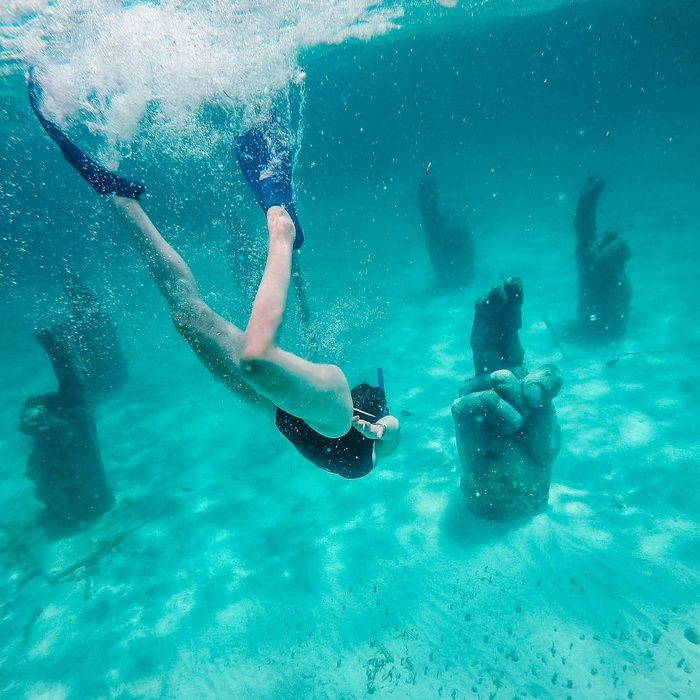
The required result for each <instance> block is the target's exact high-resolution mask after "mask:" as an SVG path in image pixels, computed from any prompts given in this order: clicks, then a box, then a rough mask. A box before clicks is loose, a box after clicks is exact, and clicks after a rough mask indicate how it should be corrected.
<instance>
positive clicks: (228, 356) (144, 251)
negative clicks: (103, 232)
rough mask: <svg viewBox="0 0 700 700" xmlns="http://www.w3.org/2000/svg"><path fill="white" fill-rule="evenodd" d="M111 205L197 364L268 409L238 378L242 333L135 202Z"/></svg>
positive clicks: (116, 201)
mask: <svg viewBox="0 0 700 700" xmlns="http://www.w3.org/2000/svg"><path fill="white" fill-rule="evenodd" d="M113 202H114V206H115V209H116V210H117V212H118V213H119V214H120V215H121V217H122V219H123V220H124V221H125V223H126V224H127V228H128V230H129V234H130V236H131V238H132V240H133V242H134V244H135V245H136V248H137V249H138V251H139V253H140V255H141V257H142V258H143V260H144V262H145V263H146V266H147V267H148V271H149V272H150V274H151V277H152V278H153V280H154V282H155V283H156V286H157V287H158V289H159V290H160V292H161V294H162V295H163V297H164V298H165V300H166V302H167V303H168V306H169V307H170V313H171V315H172V319H173V324H174V325H175V328H176V329H177V330H178V332H179V333H180V334H181V335H182V336H183V338H185V340H186V341H187V342H188V343H189V345H190V347H191V348H192V350H194V352H195V354H196V355H197V357H198V358H199V359H200V361H201V362H202V363H203V364H204V366H205V367H206V368H207V369H208V370H209V371H210V372H211V373H212V374H213V375H214V377H215V378H216V379H218V380H219V381H220V382H222V383H223V384H224V385H225V386H226V387H227V388H228V389H230V390H231V391H233V392H234V393H235V394H237V395H238V396H239V397H241V398H242V399H244V400H245V401H248V402H250V403H253V404H256V405H261V404H268V402H267V401H266V400H265V399H264V398H263V397H261V396H260V395H259V394H258V393H257V392H256V391H255V390H254V389H253V388H251V387H250V386H249V385H248V383H247V382H246V381H245V380H244V378H243V376H242V373H241V366H240V362H241V356H242V353H243V347H244V334H243V331H241V330H240V329H239V328H236V326H234V325H233V324H232V323H230V322H229V321H227V320H226V319H224V318H222V317H221V316H219V315H218V314H217V313H215V312H214V311H213V310H212V309H211V308H210V307H209V306H207V304H206V303H205V302H204V300H203V299H202V297H201V296H200V294H199V290H198V289H197V282H196V280H195V278H194V276H193V274H192V271H191V270H190V268H189V267H188V266H187V263H186V262H185V261H184V260H183V259H182V258H181V257H180V255H179V254H178V253H177V251H176V250H175V249H174V248H173V247H172V246H171V245H170V244H169V243H168V242H167V241H166V240H165V239H164V238H163V236H162V235H161V234H160V232H159V231H158V229H157V228H156V227H155V226H154V225H153V222H152V221H151V220H150V219H149V218H148V215H147V214H146V212H144V210H143V209H142V208H141V205H140V204H139V203H138V202H137V201H136V200H133V199H127V198H125V197H117V196H115V197H114V199H113Z"/></svg>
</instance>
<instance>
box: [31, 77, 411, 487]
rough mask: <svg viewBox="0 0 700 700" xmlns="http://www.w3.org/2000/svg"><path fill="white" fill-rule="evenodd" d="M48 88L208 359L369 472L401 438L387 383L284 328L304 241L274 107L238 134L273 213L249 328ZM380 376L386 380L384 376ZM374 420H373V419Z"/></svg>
mask: <svg viewBox="0 0 700 700" xmlns="http://www.w3.org/2000/svg"><path fill="white" fill-rule="evenodd" d="M42 97H43V95H42V88H41V85H40V84H39V83H38V82H37V80H36V78H35V76H34V75H33V73H30V76H29V99H30V102H31V105H32V108H33V110H34V113H35V114H36V116H37V118H38V119H39V121H40V123H41V125H42V126H43V128H44V130H45V131H46V133H47V134H48V135H49V136H50V137H51V138H52V139H53V140H54V141H55V142H56V143H57V144H58V146H59V147H60V149H61V151H62V152H63V155H64V156H65V158H66V160H67V161H68V162H69V163H70V164H71V165H72V166H73V167H74V168H75V170H76V171H77V172H78V173H79V174H80V175H81V176H82V178H83V179H84V180H86V181H87V182H88V183H89V184H90V185H91V186H92V188H93V189H94V190H95V191H96V192H98V193H99V194H103V195H110V196H111V199H112V202H113V204H114V208H115V209H116V211H117V213H118V214H119V215H120V217H121V218H122V219H123V221H124V222H125V223H126V225H127V228H128V230H129V233H130V235H131V238H132V240H133V242H134V244H135V246H136V248H137V249H138V252H139V253H140V255H141V257H142V258H143V260H144V262H145V264H146V266H147V268H148V271H149V273H150V274H151V277H152V278H153V281H154V282H155V284H156V286H157V287H158V289H159V291H160V293H161V294H162V295H163V297H164V299H165V301H166V302H167V303H168V306H169V308H170V313H171V316H172V320H173V323H174V325H175V328H176V329H177V330H178V332H179V333H180V334H181V335H182V337H183V338H184V339H185V340H186V341H187V342H188V343H189V345H190V347H191V348H192V350H193V351H194V353H195V354H196V355H197V357H198V358H199V359H200V361H201V362H202V363H203V364H204V366H205V367H207V369H208V370H209V371H210V372H211V373H212V374H213V375H214V377H215V378H216V379H217V380H219V381H220V382H222V383H223V384H224V385H225V386H226V387H227V388H228V389H229V390H231V391H232V392H234V393H235V394H236V395H237V396H239V397H240V398H242V399H243V400H245V401H246V402H248V403H251V404H253V405H256V406H259V407H262V408H263V409H265V410H266V411H267V412H269V414H270V415H271V416H273V415H274V419H275V425H276V426H277V429H278V430H279V431H280V433H281V434H282V435H283V436H284V437H285V438H286V439H287V440H289V441H290V442H291V443H292V445H294V447H295V448H296V449H297V450H298V451H299V452H300V453H301V454H302V455H303V456H304V457H306V458H307V459H309V460H310V461H311V462H313V463H314V464H315V465H316V466H319V467H321V468H323V469H326V470H327V471H331V472H333V473H335V474H338V475H340V476H342V477H345V478H350V479H352V478H358V477H361V476H365V475H366V474H368V473H369V472H370V471H371V470H372V469H373V467H374V465H375V464H376V461H377V459H378V458H379V457H384V456H387V455H389V454H390V453H391V452H393V451H394V450H395V449H396V446H397V445H398V442H399V434H400V431H399V422H398V420H397V419H396V418H395V417H394V416H391V415H389V414H388V408H387V403H386V394H385V392H384V389H383V387H381V386H378V387H373V386H370V385H369V384H360V385H359V386H356V387H354V388H353V389H352V390H351V389H350V386H349V384H348V381H347V379H346V377H345V374H344V373H343V372H342V370H341V369H340V368H339V367H337V366H335V365H330V364H318V363H315V362H311V361H309V360H306V359H304V358H302V357H299V356H297V355H294V354H292V353H290V352H288V351H286V350H283V349H282V348H281V347H280V346H279V345H278V344H277V335H278V332H279V329H280V325H281V323H282V320H283V317H284V313H285V308H286V304H287V292H288V288H289V282H290V276H291V266H292V254H293V251H294V250H296V249H298V248H299V247H300V246H301V244H302V242H303V233H302V230H301V225H300V223H299V219H298V217H297V215H296V210H295V207H294V192H293V187H292V156H291V150H290V147H289V133H288V131H287V129H286V127H285V125H284V124H283V123H282V121H281V120H280V118H279V117H278V116H276V115H273V116H271V117H269V118H268V119H267V121H265V122H264V123H262V124H259V125H257V126H254V127H253V128H252V129H250V130H248V131H247V132H245V133H244V134H242V135H241V136H240V137H239V138H238V139H237V140H236V156H237V159H238V162H239V165H240V167H241V170H242V172H243V175H244V177H245V178H246V180H247V182H248V184H249V185H250V188H251V190H252V192H253V195H254V196H255V199H256V200H257V202H258V204H259V205H260V207H261V208H262V209H263V211H264V212H265V213H266V219H267V232H268V252H267V262H266V265H265V271H264V273H263V277H262V280H261V282H260V285H259V287H258V291H257V294H256V297H255V301H254V303H253V308H252V311H251V314H250V319H249V321H248V325H247V327H246V329H245V330H241V329H239V328H237V327H236V326H235V325H233V324H232V323H231V322H230V321H227V320H226V319H224V318H222V317H221V316H219V315H218V314H217V313H216V312H215V311H213V310H212V309H211V308H210V307H209V306H208V305H207V304H206V303H205V301H204V300H203V298H202V296H201V295H200V293H199V290H198V289H197V283H196V281H195V278H194V276H193V274H192V272H191V270H190V269H189V267H188V266H187V263H186V262H185V261H184V260H183V259H182V258H181V257H180V255H179V254H178V253H177V252H176V251H175V250H174V249H173V248H172V247H171V246H170V244H169V243H168V242H167V241H166V240H165V239H164V238H163V236H162V235H161V234H160V232H159V231H158V230H157V229H156V227H155V226H154V225H153V223H152V222H151V220H150V219H149V218H148V215H147V214H146V213H145V212H144V210H143V209H142V207H141V204H140V203H139V199H140V197H141V196H142V195H143V193H144V192H145V187H144V186H143V185H142V184H140V183H137V182H132V181H129V180H127V179H125V178H122V177H120V176H118V175H115V174H114V173H111V172H109V171H108V170H106V169H105V168H103V167H102V166H101V165H100V164H99V163H97V162H96V161H95V160H93V159H92V158H90V157H89V156H87V155H86V154H84V153H83V152H82V151H81V150H80V149H79V148H78V147H77V146H76V145H75V144H73V143H72V142H71V141H70V140H69V139H68V137H67V136H66V135H65V134H64V133H63V132H62V131H61V130H60V129H59V128H58V126H57V125H56V124H55V123H53V122H51V121H50V120H48V119H47V118H46V117H45V116H44V114H43V113H42V111H41V103H42ZM380 383H381V382H380ZM368 418H369V419H371V420H367V419H368Z"/></svg>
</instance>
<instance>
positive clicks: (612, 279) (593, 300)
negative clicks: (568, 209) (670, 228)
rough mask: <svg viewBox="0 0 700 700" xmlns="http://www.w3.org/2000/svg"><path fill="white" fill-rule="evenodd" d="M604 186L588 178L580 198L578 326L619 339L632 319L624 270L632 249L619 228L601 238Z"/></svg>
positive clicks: (594, 334) (576, 220)
mask: <svg viewBox="0 0 700 700" xmlns="http://www.w3.org/2000/svg"><path fill="white" fill-rule="evenodd" d="M604 188H605V182H603V180H601V179H600V178H599V177H594V176H592V177H589V178H588V180H587V181H586V186H585V187H584V189H583V192H582V193H581V196H580V197H579V200H578V207H577V209H576V217H575V218H574V229H575V231H576V266H577V268H578V315H577V321H578V327H579V329H580V330H581V331H582V332H583V333H584V334H586V335H587V336H589V337H591V338H608V339H611V340H612V339H615V338H620V337H622V336H623V335H624V334H625V330H626V329H627V321H628V319H629V312H630V301H631V299H632V286H631V285H630V281H629V279H628V277H627V273H626V271H625V265H626V263H627V261H628V260H629V258H630V254H631V253H630V248H629V246H628V245H627V243H626V242H625V241H623V240H622V239H621V238H620V237H619V235H618V233H617V232H616V231H613V230H611V229H609V230H608V231H606V232H605V234H603V236H602V238H598V237H597V234H596V209H597V207H598V200H599V199H600V195H601V193H602V192H603V189H604Z"/></svg>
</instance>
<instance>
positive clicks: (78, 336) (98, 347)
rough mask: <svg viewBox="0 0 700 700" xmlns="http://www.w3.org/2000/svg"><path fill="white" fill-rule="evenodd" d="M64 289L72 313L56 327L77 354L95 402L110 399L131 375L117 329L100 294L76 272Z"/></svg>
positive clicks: (64, 284) (68, 277) (67, 278)
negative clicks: (98, 295)
mask: <svg viewBox="0 0 700 700" xmlns="http://www.w3.org/2000/svg"><path fill="white" fill-rule="evenodd" d="M63 291H64V293H65V295H66V298H67V299H68V301H69V303H70V306H71V314H70V316H68V318H66V319H64V320H62V321H60V322H59V323H58V324H57V325H56V326H55V331H56V333H57V334H58V335H59V336H61V337H63V338H65V339H66V340H67V341H68V342H69V343H70V345H71V347H72V348H73V351H74V352H75V353H76V354H77V357H78V358H79V360H80V362H81V364H82V367H83V372H84V382H85V389H86V391H87V392H88V393H89V394H90V399H91V400H92V401H93V402H95V403H100V402H102V401H105V400H107V399H108V398H109V397H110V396H111V395H112V394H113V393H114V392H115V391H116V390H117V389H119V388H120V387H121V386H122V385H124V384H125V383H126V381H127V379H128V378H129V371H128V369H127V365H126V360H125V359H124V354H123V352H122V348H121V343H120V342H119V336H118V335H117V329H116V327H115V325H114V322H113V321H112V319H111V318H110V317H109V316H108V315H107V313H106V312H105V311H104V309H103V308H102V306H101V304H100V302H99V299H98V298H97V295H96V294H95V293H94V292H93V291H92V290H91V289H90V288H89V287H88V286H87V285H86V284H85V283H84V282H83V281H82V280H81V279H80V276H79V275H78V274H76V273H74V272H68V273H67V276H66V279H65V281H64V283H63Z"/></svg>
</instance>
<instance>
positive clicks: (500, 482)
mask: <svg viewBox="0 0 700 700" xmlns="http://www.w3.org/2000/svg"><path fill="white" fill-rule="evenodd" d="M522 304H523V287H522V283H521V282H520V280H518V279H515V278H509V279H507V280H506V281H505V283H504V284H503V285H502V286H500V287H496V288H494V289H492V290H491V291H490V292H489V293H488V294H487V295H486V296H484V297H481V298H480V299H479V300H478V301H477V303H476V307H475V313H474V322H473V326H472V333H471V346H472V353H473V357H474V368H475V371H476V376H475V377H474V378H473V379H469V380H467V381H466V382H465V383H464V384H463V385H462V387H461V389H460V392H459V398H458V399H457V400H456V401H455V402H454V403H453V404H452V415H453V417H454V421H455V430H456V435H457V448H458V451H459V458H460V461H461V463H462V467H463V470H464V471H463V476H462V490H463V491H464V494H465V496H466V498H467V504H468V506H469V508H470V509H471V510H472V511H473V512H475V513H476V514H477V515H480V516H482V517H485V518H489V519H494V520H510V519H513V518H518V517H522V516H526V515H531V514H534V513H536V512H538V511H540V510H542V509H543V508H544V507H545V506H546V504H547V499H548V495H549V484H550V479H551V469H552V464H553V462H554V460H555V458H556V456H557V455H558V453H559V449H560V445H561V433H560V429H559V423H558V421H557V416H556V413H555V410H554V406H553V405H552V399H553V398H554V397H555V396H556V395H557V393H558V392H559V390H560V388H561V385H562V377H561V373H560V372H559V370H558V368H557V367H555V366H554V365H544V366H542V367H540V368H539V369H537V370H535V371H534V372H530V373H528V372H527V371H526V369H525V367H524V364H523V358H524V351H523V348H522V345H521V344H520V339H519V337H518V331H519V329H520V327H521V325H522Z"/></svg>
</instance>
